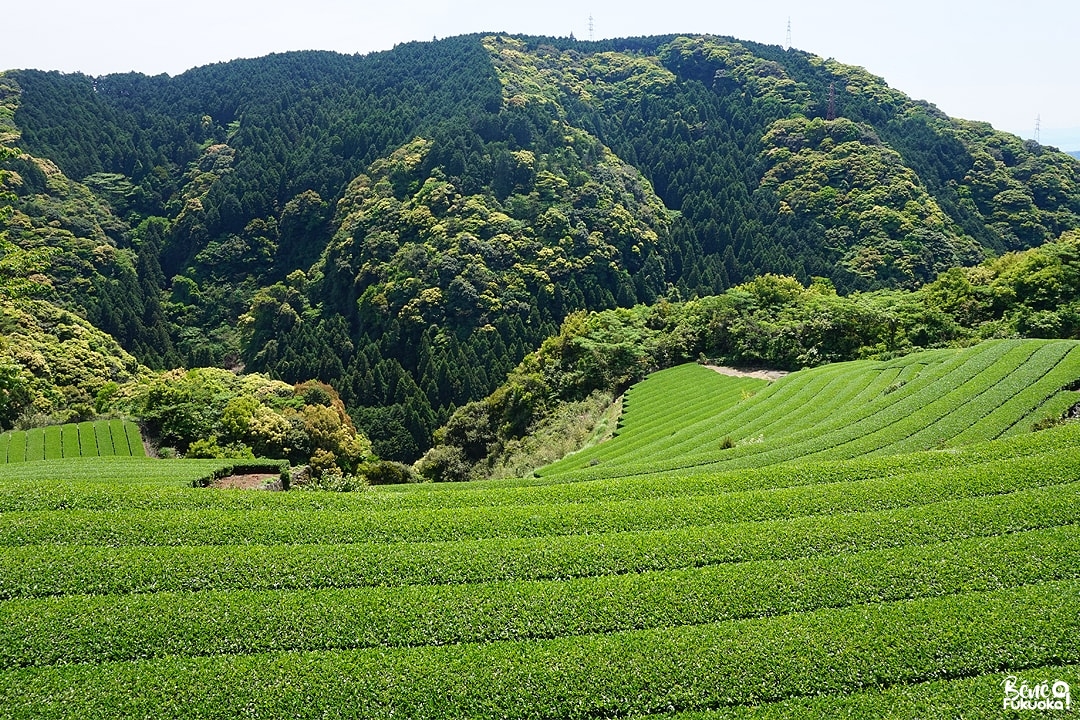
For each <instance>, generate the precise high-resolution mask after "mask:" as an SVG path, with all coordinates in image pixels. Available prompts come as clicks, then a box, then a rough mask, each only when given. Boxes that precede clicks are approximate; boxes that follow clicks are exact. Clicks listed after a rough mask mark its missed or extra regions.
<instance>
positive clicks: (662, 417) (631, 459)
mask: <svg viewBox="0 0 1080 720" xmlns="http://www.w3.org/2000/svg"><path fill="white" fill-rule="evenodd" d="M1078 380H1080V343H1077V342H1076V341H1071V340H1008V341H992V342H986V343H982V344H980V345H976V346H974V347H972V348H968V349H964V350H939V351H931V352H922V353H915V354H912V355H907V356H905V357H902V358H898V359H896V360H887V361H856V362H847V363H835V364H832V365H825V366H823V367H819V368H814V369H811V370H802V371H800V372H797V373H793V374H791V375H788V376H786V377H784V378H782V379H780V380H777V381H775V382H773V383H770V384H766V383H765V381H763V380H750V379H736V378H731V377H726V376H723V375H720V374H718V373H716V372H714V371H712V370H710V369H708V368H705V367H702V366H700V365H683V366H680V367H676V368H672V369H670V370H665V371H663V372H659V373H656V374H655V375H652V376H650V377H649V378H648V379H647V380H645V381H644V382H642V383H640V384H638V385H635V386H634V387H632V388H631V389H630V390H629V391H628V392H627V394H626V397H625V399H624V401H623V409H624V416H623V419H622V420H621V421H620V429H619V431H618V433H617V436H616V437H615V438H614V439H613V440H611V441H609V442H607V443H604V444H602V445H599V446H596V447H593V448H590V449H588V450H585V451H583V452H581V453H577V454H574V455H571V456H569V457H568V458H566V459H565V460H563V461H561V462H558V463H555V464H554V465H551V466H548V467H546V468H544V469H542V470H541V471H540V474H541V475H543V476H545V477H548V476H559V475H560V473H567V472H577V473H579V474H580V476H582V477H592V476H624V475H634V474H640V473H648V472H666V471H672V470H677V469H681V468H691V467H708V468H710V469H715V470H725V469H729V468H750V467H753V468H758V467H764V466H768V465H773V464H777V463H783V462H790V461H798V462H805V461H815V460H840V459H849V458H856V457H862V456H879V455H897V454H902V453H907V452H914V451H918V450H933V449H944V448H956V447H959V446H962V445H965V444H970V443H974V442H982V441H987V440H994V439H996V438H999V437H1007V436H1009V435H1014V434H1017V433H1025V432H1031V430H1032V428H1033V426H1035V425H1036V424H1038V423H1039V422H1040V421H1043V420H1047V419H1049V420H1055V419H1057V418H1059V417H1060V416H1061V415H1062V414H1063V413H1064V412H1065V411H1067V410H1068V409H1069V408H1071V407H1073V406H1075V405H1077V404H1078V403H1080V393H1078V392H1076V391H1075V390H1074V389H1073V388H1075V387H1076V385H1077V381H1078ZM583 468H584V470H583Z"/></svg>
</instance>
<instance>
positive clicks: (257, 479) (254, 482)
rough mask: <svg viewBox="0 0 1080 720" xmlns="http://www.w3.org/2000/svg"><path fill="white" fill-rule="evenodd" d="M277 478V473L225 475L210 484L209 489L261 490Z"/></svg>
mask: <svg viewBox="0 0 1080 720" xmlns="http://www.w3.org/2000/svg"><path fill="white" fill-rule="evenodd" d="M277 478H278V474H277V473H251V474H249V475H226V476H225V477H222V478H218V479H217V480H215V481H214V482H212V483H210V487H212V488H218V489H225V490H261V489H262V488H263V486H264V485H266V484H268V483H270V482H272V481H274V480H277Z"/></svg>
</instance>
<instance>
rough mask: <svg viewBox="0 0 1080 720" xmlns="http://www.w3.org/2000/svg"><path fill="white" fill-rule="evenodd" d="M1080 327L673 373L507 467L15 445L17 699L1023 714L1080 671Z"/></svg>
mask: <svg viewBox="0 0 1080 720" xmlns="http://www.w3.org/2000/svg"><path fill="white" fill-rule="evenodd" d="M1078 347H1080V345H1078V344H1076V343H1067V342H1040V341H1022V342H1021V341H1017V342H995V343H987V344H983V345H979V346H977V347H974V348H971V349H968V350H963V351H955V350H950V351H936V352H933V353H924V354H921V355H915V356H911V357H907V358H902V359H898V360H894V361H887V362H857V363H847V364H843V365H835V366H830V367H827V368H821V369H818V370H813V371H803V372H800V373H795V374H793V375H790V376H788V377H787V378H785V379H783V380H780V381H777V382H774V383H772V384H766V383H765V382H764V381H758V380H751V379H744V378H732V377H725V376H721V375H719V374H716V373H714V372H712V371H711V370H708V369H705V368H701V367H698V366H686V367H682V368H674V369H672V370H669V371H665V372H663V373H658V374H656V375H654V376H652V377H651V378H649V379H648V380H646V381H645V382H643V383H641V384H639V385H638V386H636V387H634V388H632V389H631V391H630V392H629V393H628V395H627V410H626V413H625V415H624V418H623V422H622V428H621V430H620V434H619V436H618V437H617V438H615V439H614V440H612V441H610V442H609V443H606V444H603V445H601V446H599V447H597V448H594V449H591V450H589V451H586V452H583V453H581V454H579V455H577V456H573V457H571V458H568V459H567V460H565V461H563V462H562V463H560V464H559V465H557V466H554V467H551V468H548V469H546V470H543V471H541V472H540V476H539V477H532V478H525V479H521V480H514V481H498V482H495V481H492V482H484V483H470V484H457V485H437V486H436V485H414V486H404V487H384V488H372V489H369V490H366V491H364V492H358V493H341V494H333V493H317V492H289V493H269V492H254V491H243V490H211V489H205V488H197V487H192V485H193V484H197V481H198V480H199V478H202V477H206V476H207V475H209V474H212V473H214V472H220V470H221V463H218V464H217V465H215V464H214V463H215V462H217V461H196V462H190V463H189V462H184V461H153V460H148V459H127V460H126V461H123V462H121V461H120V460H119V459H110V458H98V459H87V460H62V461H54V462H37V463H29V462H24V463H19V464H11V465H6V466H3V467H0V668H2V669H0V716H3V717H13V718H22V717H26V718H30V717H33V718H39V717H45V718H50V717H56V718H68V717H70V718H112V717H158V718H164V717H221V718H227V717H228V718H231V717H302V718H308V717H312V718H314V717H320V718H321V717H386V718H388V717H407V718H461V717H481V718H597V717H641V716H649V717H682V718H690V717H693V718H703V719H704V718H709V719H712V718H762V717H767V718H779V717H789V718H835V717H851V718H878V717H911V718H914V717H941V718H946V717H948V718H953V717H964V718H999V717H1010V716H1011V717H1028V716H1033V714H1032V713H1027V712H1019V713H1012V714H1011V715H1010V714H1009V713H1008V712H1004V711H1003V704H1002V703H1003V698H1004V686H1003V684H1002V683H1003V681H1004V680H1005V679H1006V678H1007V677H1009V676H1014V677H1015V678H1016V679H1017V680H1018V681H1023V682H1026V683H1027V684H1028V685H1029V686H1034V685H1037V684H1039V683H1042V682H1044V681H1045V682H1048V683H1051V684H1053V683H1055V682H1058V683H1061V682H1063V683H1066V684H1068V685H1069V686H1070V687H1071V688H1072V694H1073V696H1078V694H1080V672H1078V667H1080V665H1078V663H1080V532H1078V528H1080V525H1078V523H1080V425H1076V424H1064V425H1060V426H1057V427H1051V428H1049V429H1046V430H1041V431H1038V432H1032V431H1031V427H1032V425H1033V424H1034V423H1035V422H1037V421H1038V420H1039V419H1041V418H1042V417H1044V416H1048V415H1054V416H1056V415H1060V413H1061V412H1062V411H1063V410H1064V409H1066V408H1068V407H1069V406H1071V404H1072V403H1074V402H1075V401H1076V400H1075V398H1074V396H1075V393H1074V392H1073V391H1072V390H1069V389H1068V388H1069V387H1070V386H1071V384H1072V383H1073V382H1074V381H1075V380H1076V379H1077V378H1080V357H1078V352H1080V351H1078V350H1077V348H1078ZM728 438H730V440H731V442H724V441H725V439H728ZM594 460H595V461H596V462H595V463H594V462H593V461H594ZM661 466H664V467H661ZM657 468H660V469H657ZM590 473H591V475H590ZM605 475H606V476H605ZM1058 687H1060V684H1059V686H1058ZM1078 701H1080V697H1077V698H1076V699H1073V700H1072V701H1071V702H1072V703H1074V704H1073V706H1072V707H1073V712H1075V708H1076V705H1075V703H1076V702H1078ZM1046 716H1049V717H1059V716H1060V717H1069V716H1071V715H1070V714H1068V713H1065V712H1056V711H1051V712H1050V713H1049V714H1048V715H1046Z"/></svg>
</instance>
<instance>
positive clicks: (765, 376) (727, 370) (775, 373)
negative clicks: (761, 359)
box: [705, 365, 788, 382]
mask: <svg viewBox="0 0 1080 720" xmlns="http://www.w3.org/2000/svg"><path fill="white" fill-rule="evenodd" d="M705 367H707V368H709V369H710V370H714V371H716V372H718V373H720V374H721V375H730V376H731V377H750V378H758V379H759V380H768V381H769V382H772V381H773V380H779V379H780V378H782V377H784V376H785V375H787V374H788V372H787V371H786V370H740V369H739V368H733V367H728V366H727V365H706V366H705Z"/></svg>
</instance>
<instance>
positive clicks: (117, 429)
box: [0, 420, 146, 464]
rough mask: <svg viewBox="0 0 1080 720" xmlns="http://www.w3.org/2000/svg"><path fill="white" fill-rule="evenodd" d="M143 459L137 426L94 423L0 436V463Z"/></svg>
mask: <svg viewBox="0 0 1080 720" xmlns="http://www.w3.org/2000/svg"><path fill="white" fill-rule="evenodd" d="M114 456H115V457H146V448H145V447H144V446H143V440H142V435H141V434H140V433H139V426H138V425H136V424H135V423H133V422H131V421H130V420H95V421H87V422H81V423H67V424H65V425H50V426H49V427H44V428H33V429H31V430H15V431H11V432H5V433H0V464H2V463H15V462H26V461H30V460H59V459H60V458H77V457H114Z"/></svg>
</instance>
